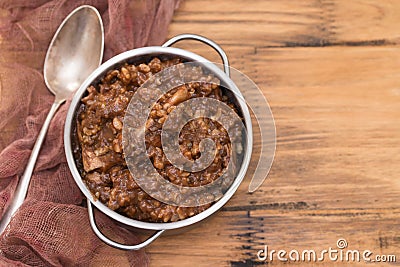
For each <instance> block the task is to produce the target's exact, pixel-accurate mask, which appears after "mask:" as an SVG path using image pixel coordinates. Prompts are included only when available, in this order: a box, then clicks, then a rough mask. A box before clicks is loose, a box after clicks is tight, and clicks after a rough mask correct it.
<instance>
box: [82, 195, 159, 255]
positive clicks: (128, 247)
mask: <svg viewBox="0 0 400 267" xmlns="http://www.w3.org/2000/svg"><path fill="white" fill-rule="evenodd" d="M87 205H88V213H89V221H90V226H91V227H92V229H93V231H94V233H95V234H96V235H97V237H98V238H100V240H101V241H103V242H104V243H106V244H107V245H110V246H112V247H115V248H119V249H124V250H139V249H142V248H144V247H146V246H148V245H150V243H151V242H153V241H154V240H156V239H157V237H159V236H160V235H161V234H162V233H164V231H165V230H159V231H157V232H156V233H155V234H153V235H152V236H150V237H149V238H148V239H146V241H144V242H142V243H139V244H137V245H124V244H120V243H118V242H115V241H113V240H111V239H109V238H108V237H106V236H105V235H103V233H102V232H100V230H99V228H97V225H96V220H95V218H94V211H93V206H92V203H91V202H90V200H89V199H88V200H87Z"/></svg>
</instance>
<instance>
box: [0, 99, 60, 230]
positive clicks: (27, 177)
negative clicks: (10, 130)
mask: <svg viewBox="0 0 400 267" xmlns="http://www.w3.org/2000/svg"><path fill="white" fill-rule="evenodd" d="M62 103H63V102H60V101H55V102H54V103H53V105H52V106H51V109H50V111H49V114H48V115H47V117H46V120H45V121H44V124H43V126H42V129H41V130H40V132H39V135H38V137H37V139H36V142H35V145H34V146H33V149H32V153H31V156H30V157H29V160H28V164H27V165H26V168H25V171H24V174H23V175H22V176H21V178H20V180H19V182H18V185H17V188H16V189H15V192H14V196H13V199H12V200H11V203H10V204H9V206H8V207H7V209H6V211H5V212H4V214H3V217H2V218H1V221H0V235H1V234H2V233H3V231H4V230H5V229H6V227H7V225H8V223H9V222H10V221H11V218H12V216H13V215H14V213H15V212H16V211H17V210H18V208H19V207H20V206H21V205H22V203H23V202H24V200H25V197H26V194H27V192H28V187H29V182H30V181H31V177H32V173H33V169H34V168H35V164H36V160H37V158H38V155H39V152H40V148H41V147H42V143H43V141H44V139H45V137H46V133H47V130H48V128H49V125H50V122H51V119H52V118H53V116H54V114H55V113H56V111H57V109H58V108H59V107H60V106H61V104H62Z"/></svg>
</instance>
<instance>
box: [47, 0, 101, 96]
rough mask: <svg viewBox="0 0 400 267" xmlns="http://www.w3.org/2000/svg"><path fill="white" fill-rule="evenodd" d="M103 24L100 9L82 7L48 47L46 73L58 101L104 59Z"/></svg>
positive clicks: (72, 90)
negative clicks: (98, 10)
mask: <svg viewBox="0 0 400 267" xmlns="http://www.w3.org/2000/svg"><path fill="white" fill-rule="evenodd" d="M102 36H103V25H102V23H101V18H100V15H99V13H98V12H97V10H96V9H95V8H93V7H91V6H81V7H79V8H77V9H75V10H74V11H73V12H72V13H71V14H70V15H68V16H67V17H66V18H65V20H64V21H63V23H62V24H61V25H60V27H59V28H58V30H57V32H56V33H55V35H54V38H53V40H52V41H51V43H50V45H49V49H48V50H47V54H46V58H45V61H44V69H43V76H44V81H45V83H46V85H47V87H48V89H49V90H50V91H51V92H52V93H53V94H54V95H56V98H59V99H57V100H64V101H65V99H66V98H67V97H68V96H70V95H71V93H72V92H74V91H75V90H77V89H78V88H79V86H80V85H81V84H82V82H83V81H84V80H85V79H86V78H87V77H88V76H89V74H90V73H91V72H92V71H93V70H95V69H96V68H97V67H98V66H99V65H100V63H101V60H102V58H103V46H104V41H103V40H102V39H103V37H102Z"/></svg>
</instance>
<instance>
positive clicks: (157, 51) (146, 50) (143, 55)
mask: <svg viewBox="0 0 400 267" xmlns="http://www.w3.org/2000/svg"><path fill="white" fill-rule="evenodd" d="M185 39H191V40H197V41H200V42H202V43H205V44H207V45H209V46H211V47H212V48H213V49H215V50H216V51H217V52H218V53H219V55H220V56H221V59H222V61H223V66H224V71H222V70H221V69H220V68H218V67H217V66H216V65H214V64H207V66H206V67H207V69H208V70H210V71H212V73H213V74H214V75H215V76H216V77H218V78H219V79H220V80H221V83H224V84H225V85H227V88H229V90H231V91H232V92H233V95H234V97H235V100H236V103H237V105H238V107H239V108H240V109H241V113H242V115H243V118H244V125H245V127H246V131H247V136H246V137H245V139H246V143H245V145H244V157H243V161H242V165H241V167H240V169H239V172H238V175H237V176H236V178H235V180H234V181H233V183H232V185H231V186H230V188H229V189H228V191H227V192H226V193H225V194H224V196H223V197H222V198H220V199H219V200H218V201H217V202H216V203H214V204H213V205H212V206H211V207H210V208H208V209H207V210H205V211H203V212H201V213H199V214H197V215H195V216H193V217H189V218H187V219H184V220H181V221H177V222H169V223H150V222H143V221H138V220H134V219H131V218H128V217H125V216H123V215H121V214H119V213H117V212H115V211H113V210H111V209H110V208H108V207H107V206H106V205H104V204H103V203H101V202H100V201H97V200H95V199H94V198H93V196H92V194H91V193H90V191H89V189H88V188H87V187H86V186H85V184H84V183H83V181H82V177H81V176H80V174H79V171H78V169H77V167H76V164H75V160H74V156H73V152H72V151H73V150H72V142H71V141H72V140H71V138H72V131H73V129H74V127H73V124H74V123H75V122H74V118H75V114H76V112H77V109H78V107H79V104H80V101H81V99H82V97H83V96H84V94H85V92H86V89H87V87H89V86H90V85H91V84H93V83H95V82H96V81H97V80H99V79H100V78H101V77H102V76H104V75H105V73H106V72H107V71H108V70H110V69H114V68H116V67H118V66H120V65H121V64H123V63H125V62H130V63H131V62H140V61H142V62H143V60H145V59H147V58H151V57H153V56H159V55H168V56H174V57H180V58H183V59H186V60H188V61H195V62H206V63H210V61H208V60H206V59H205V58H203V57H201V56H199V55H197V54H194V53H192V52H189V51H186V50H183V49H178V48H173V47H170V46H171V45H172V44H174V43H176V42H178V41H180V40H185ZM64 144H65V153H66V157H67V161H68V165H69V168H70V170H71V173H72V175H73V177H74V179H75V182H76V184H77V185H78V186H79V188H80V190H81V191H82V193H83V194H84V195H85V197H86V198H87V204H88V213H89V220H90V224H91V226H92V228H93V231H94V232H95V234H96V235H97V236H98V237H99V238H100V239H101V240H102V241H104V242H105V243H107V244H108V245H110V246H113V247H116V248H119V249H125V250H138V249H141V248H144V247H145V246H147V245H149V244H150V243H151V242H153V241H154V240H155V239H156V238H157V237H159V236H160V235H161V234H162V233H163V232H164V231H166V230H172V229H179V228H183V227H187V226H190V225H193V224H195V223H197V222H200V221H202V220H204V219H205V218H207V217H209V216H211V215H212V214H213V213H215V212H216V211H217V210H219V209H220V208H221V207H222V206H223V205H224V204H225V203H226V202H227V201H228V200H229V199H230V198H231V197H232V196H233V194H234V193H235V191H236V190H237V188H238V187H239V185H240V183H241V182H242V180H243V178H244V176H245V174H246V171H247V168H248V166H249V162H250V157H251V152H252V146H253V132H252V124H251V118H250V113H249V110H248V108H247V105H246V103H245V101H244V99H243V96H242V94H241V93H240V91H239V89H238V88H237V86H236V85H235V83H234V82H233V81H232V80H231V79H230V71H229V62H228V58H227V56H226V54H225V52H224V51H223V50H222V48H221V47H220V46H219V45H217V44H216V43H214V42H213V41H211V40H209V39H207V38H205V37H203V36H199V35H193V34H183V35H178V36H176V37H174V38H172V39H170V40H169V41H167V42H166V43H165V44H163V45H162V46H152V47H143V48H138V49H133V50H130V51H127V52H124V53H122V54H119V55H117V56H115V57H113V58H111V59H110V60H108V61H107V62H105V63H103V64H102V65H101V66H100V67H99V68H97V69H96V70H95V71H94V72H93V73H92V74H91V75H90V76H89V77H88V78H87V79H86V80H85V82H84V83H83V84H82V85H81V87H80V88H79V90H78V91H77V92H76V93H75V95H74V97H73V99H72V102H71V105H70V107H69V110H68V114H67V118H66V122H65V129H64ZM93 205H94V206H95V207H96V208H97V209H99V210H100V211H101V212H103V213H104V214H106V215H107V216H109V217H111V218H113V219H114V220H116V221H118V222H120V223H122V224H125V225H128V226H131V227H134V228H138V229H146V230H155V231H156V233H155V234H153V235H152V236H151V237H149V238H148V239H147V240H145V241H144V242H142V243H139V244H135V245H125V244H120V243H118V242H115V241H113V240H110V239H109V238H107V237H106V236H105V235H103V234H102V233H101V232H100V230H99V229H98V227H97V225H96V221H95V218H94V210H93Z"/></svg>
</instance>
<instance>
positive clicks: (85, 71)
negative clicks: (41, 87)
mask: <svg viewBox="0 0 400 267" xmlns="http://www.w3.org/2000/svg"><path fill="white" fill-rule="evenodd" d="M103 48H104V29H103V23H102V20H101V17H100V14H99V12H98V11H97V10H96V9H95V8H94V7H92V6H87V5H84V6H80V7H78V8H77V9H75V10H74V11H72V12H71V13H70V14H69V15H68V16H67V17H66V18H65V19H64V21H63V22H62V23H61V25H60V26H59V28H58V29H57V31H56V33H55V35H54V37H53V40H52V41H51V43H50V45H49V49H48V50H47V54H46V59H45V61H44V71H43V76H44V80H45V82H46V85H47V87H48V89H49V90H50V91H51V92H52V93H53V94H54V95H55V101H54V103H53V105H52V106H51V109H50V111H49V114H48V115H47V118H46V120H45V122H44V124H43V126H42V129H41V130H40V133H39V135H38V137H37V140H36V143H35V145H34V147H33V149H32V153H31V156H30V158H29V161H28V164H27V166H26V169H25V171H24V174H23V175H22V177H21V178H20V181H19V183H18V186H17V188H16V190H15V193H14V197H13V199H12V201H11V203H10V205H9V206H8V208H7V210H6V211H5V213H4V215H3V217H2V218H1V221H0V234H1V233H3V231H4V230H5V229H6V227H7V225H8V223H9V222H10V220H11V218H12V216H13V215H14V213H15V212H16V211H17V210H18V208H19V207H20V206H21V205H22V203H23V202H24V200H25V197H26V194H27V191H28V187H29V182H30V180H31V176H32V173H33V169H34V167H35V164H36V160H37V157H38V155H39V151H40V148H41V146H42V143H43V141H44V139H45V136H46V133H47V129H48V128H49V125H50V121H51V119H52V118H53V116H54V114H55V113H56V111H57V109H58V108H59V107H60V106H61V104H63V103H64V102H65V100H66V99H67V98H68V97H69V96H70V95H71V93H72V92H74V91H75V90H77V89H78V88H79V86H80V85H81V84H82V82H83V81H84V80H85V79H86V78H87V77H88V76H89V74H90V73H91V72H93V71H94V70H95V69H96V68H97V67H98V66H99V65H100V63H101V61H102V58H103Z"/></svg>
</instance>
